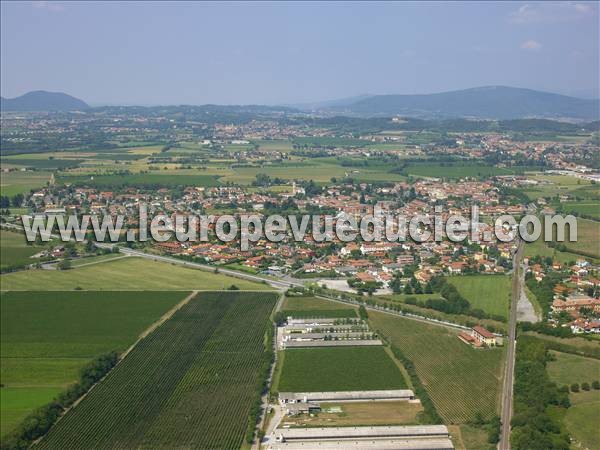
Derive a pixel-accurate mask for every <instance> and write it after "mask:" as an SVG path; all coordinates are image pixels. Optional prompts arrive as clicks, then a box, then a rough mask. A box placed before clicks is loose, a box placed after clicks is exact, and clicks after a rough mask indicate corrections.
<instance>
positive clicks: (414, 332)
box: [369, 312, 504, 424]
mask: <svg viewBox="0 0 600 450" xmlns="http://www.w3.org/2000/svg"><path fill="white" fill-rule="evenodd" d="M369 321H370V324H371V328H372V329H373V330H377V331H379V332H380V333H381V334H382V335H383V336H385V337H386V338H388V339H389V340H390V341H391V343H392V344H393V345H395V346H397V347H398V348H399V349H400V350H401V351H402V352H403V353H404V354H405V355H406V357H407V358H409V359H410V360H411V361H412V362H413V364H414V365H415V368H416V371H417V374H418V376H419V378H420V379H421V382H422V383H423V385H424V386H425V389H427V391H428V393H429V395H430V397H431V399H432V400H433V403H434V404H435V407H436V409H437V411H438V413H439V414H440V416H442V418H443V419H444V421H445V422H446V423H448V424H464V423H467V422H469V421H470V420H472V419H473V418H474V416H475V414H476V413H478V412H479V413H481V414H482V416H483V417H484V418H488V419H489V418H491V417H492V416H494V415H495V414H496V413H497V412H498V407H499V403H498V398H499V395H500V389H501V379H502V361H503V358H504V349H501V348H495V349H480V350H477V349H474V348H472V347H470V346H468V345H466V344H464V343H463V342H461V341H460V340H459V339H458V337H457V332H456V331H454V330H451V329H447V328H444V327H440V326H434V325H429V324H425V323H421V322H417V321H414V320H410V319H405V318H402V317H394V316H390V315H388V314H384V313H378V312H369ZM440 355H443V357H440Z"/></svg>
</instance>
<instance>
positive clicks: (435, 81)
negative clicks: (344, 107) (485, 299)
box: [0, 2, 599, 105]
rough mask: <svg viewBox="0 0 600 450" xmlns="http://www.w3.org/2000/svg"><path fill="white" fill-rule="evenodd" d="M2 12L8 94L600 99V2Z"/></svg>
mask: <svg viewBox="0 0 600 450" xmlns="http://www.w3.org/2000/svg"><path fill="white" fill-rule="evenodd" d="M234 8H235V14H233V9H234ZM1 13H2V14H1V16H2V18H1V25H2V30H1V36H2V38H1V89H0V90H1V94H2V96H3V97H8V98H12V97H16V96H19V95H22V94H24V93H26V92H28V91H32V90H47V91H55V92H65V93H68V94H71V95H73V96H75V97H78V98H81V99H83V100H85V101H86V102H88V103H90V104H92V105H102V104H136V105H156V104H163V105H166V104H205V103H216V104H251V103H254V104H297V103H311V102H317V101H324V100H332V99H339V98H345V97H352V96H356V95H359V94H365V93H368V94H419V93H434V92H443V91H450V90H458V89H466V88H472V87H479V86H490V85H505V86H514V87H523V88H529V89H535V90H542V91H547V92H554V93H560V94H565V95H571V96H575V97H582V98H598V96H599V94H598V89H599V88H598V86H599V69H598V67H599V56H598V55H599V25H598V3H597V2H565V3H547V2H546V3H529V4H528V3H521V2H519V3H475V4H474V3H469V4H465V3H462V4H461V3H452V4H445V3H428V4H416V3H379V4H373V3H369V4H368V5H367V4H364V3H351V4H342V3H319V4H315V3H311V4H305V3H292V4H272V3H260V4H248V3H235V4H229V3H206V4H204V3H203V4H200V3H178V4H172V3H169V4H166V3H153V4H144V5H141V4H135V3H120V4H110V3H77V2H64V3H63V2H22V3H8V2H3V3H2V4H1ZM75 36H76V38H74V37H75Z"/></svg>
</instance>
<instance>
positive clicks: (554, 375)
mask: <svg viewBox="0 0 600 450" xmlns="http://www.w3.org/2000/svg"><path fill="white" fill-rule="evenodd" d="M551 353H552V355H553V356H554V357H555V358H556V360H555V361H550V362H549V363H548V365H547V370H548V375H550V378H551V379H552V381H555V382H556V383H557V384H558V385H559V386H564V385H571V384H573V383H580V384H581V383H584V382H586V383H589V384H591V383H592V381H596V380H598V381H600V359H594V358H584V357H583V356H578V355H571V354H569V353H561V352H555V351H553V352H551Z"/></svg>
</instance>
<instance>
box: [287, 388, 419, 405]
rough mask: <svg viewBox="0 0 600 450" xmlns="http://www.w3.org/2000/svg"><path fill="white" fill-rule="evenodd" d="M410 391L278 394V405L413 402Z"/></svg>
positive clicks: (413, 395) (412, 393)
mask: <svg viewBox="0 0 600 450" xmlns="http://www.w3.org/2000/svg"><path fill="white" fill-rule="evenodd" d="M414 398H415V394H414V392H413V391H411V390H410V389H388V390H377V391H339V392H280V393H279V403H280V404H282V405H286V404H288V403H319V402H368V401H399V400H406V401H408V400H414Z"/></svg>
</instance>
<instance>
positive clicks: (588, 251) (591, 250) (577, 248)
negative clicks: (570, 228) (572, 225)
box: [564, 218, 600, 258]
mask: <svg viewBox="0 0 600 450" xmlns="http://www.w3.org/2000/svg"><path fill="white" fill-rule="evenodd" d="M564 244H565V246H566V247H567V249H570V250H571V251H573V252H577V253H581V254H583V255H589V256H591V257H593V258H600V222H596V221H593V220H587V219H581V218H577V242H568V241H565V242H564ZM580 257H581V256H580Z"/></svg>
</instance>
